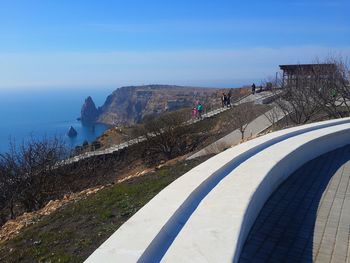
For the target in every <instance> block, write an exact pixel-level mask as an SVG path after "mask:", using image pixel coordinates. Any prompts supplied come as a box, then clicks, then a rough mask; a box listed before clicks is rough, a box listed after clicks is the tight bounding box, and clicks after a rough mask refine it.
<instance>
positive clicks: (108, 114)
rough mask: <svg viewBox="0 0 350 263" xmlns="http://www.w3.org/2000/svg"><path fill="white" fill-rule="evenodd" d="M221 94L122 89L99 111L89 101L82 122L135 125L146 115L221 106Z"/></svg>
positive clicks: (158, 88)
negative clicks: (202, 106)
mask: <svg viewBox="0 0 350 263" xmlns="http://www.w3.org/2000/svg"><path fill="white" fill-rule="evenodd" d="M227 91H228V90H227ZM221 92H222V90H219V89H215V88H196V87H182V86H171V85H146V86H129V87H121V88H119V89H117V90H115V91H114V92H113V93H112V94H111V95H109V96H108V97H107V99H106V101H105V103H104V104H103V105H102V106H101V107H99V108H98V109H96V107H95V104H94V103H93V101H92V99H91V98H90V99H91V100H90V99H89V98H88V99H87V100H86V101H85V103H84V105H83V108H82V111H81V119H82V120H92V121H93V122H99V123H105V124H109V125H116V126H121V125H131V124H135V123H139V122H140V121H142V119H143V118H144V117H145V116H146V115H152V114H159V113H162V112H164V111H172V110H176V109H179V108H184V107H194V106H195V105H196V104H197V103H198V102H201V103H203V104H204V106H205V107H209V105H210V107H215V106H216V107H217V106H219V105H220V104H221V102H220V94H221Z"/></svg>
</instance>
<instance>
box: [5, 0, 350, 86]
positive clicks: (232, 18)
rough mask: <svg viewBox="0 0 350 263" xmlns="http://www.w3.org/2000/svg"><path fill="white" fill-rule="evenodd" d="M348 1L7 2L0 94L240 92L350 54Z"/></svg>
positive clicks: (85, 0)
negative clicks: (49, 90)
mask: <svg viewBox="0 0 350 263" xmlns="http://www.w3.org/2000/svg"><path fill="white" fill-rule="evenodd" d="M348 10H350V1H349V0H334V1H330V0H318V1H316V0H308V1H307V0H296V1H281V0H280V1H274V0H270V1H268V0H265V1H261V0H252V1H249V0H247V1H234V0H230V1H228V0H227V1H226V0H217V1H208V0H201V1H198V0H197V1H193V0H187V1H183V0H177V1H175V0H173V1H167V0H163V1H152V0H149V1H133V0H129V1H118V0H115V1H111V0H110V1H107V0H99V1H98V0H95V1H92V0H74V1H73V0H56V1H54V0H52V1H47V0H21V1H20V0H0V72H1V74H0V87H3V88H4V87H16V86H37V87H50V86H76V87H78V86H80V87H84V86H96V87H98V86H111V85H112V86H113V85H114V86H117V87H118V86H122V85H139V84H148V83H164V84H180V85H196V86H225V87H229V86H236V85H241V84H244V83H250V82H251V81H259V80H262V79H264V78H266V77H268V76H269V75H274V73H275V72H276V71H277V70H278V65H279V64H287V63H310V62H312V61H313V60H315V59H316V58H320V59H322V58H324V57H327V56H329V55H336V56H338V55H341V56H343V57H350V17H349V15H348Z"/></svg>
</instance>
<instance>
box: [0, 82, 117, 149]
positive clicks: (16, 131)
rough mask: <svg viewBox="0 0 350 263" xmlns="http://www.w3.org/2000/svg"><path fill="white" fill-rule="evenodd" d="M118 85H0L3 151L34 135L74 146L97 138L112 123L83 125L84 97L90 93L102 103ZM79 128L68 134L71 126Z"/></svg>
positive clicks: (71, 147) (1, 145) (98, 104)
mask: <svg viewBox="0 0 350 263" xmlns="http://www.w3.org/2000/svg"><path fill="white" fill-rule="evenodd" d="M113 90H115V87H102V88H101V87H100V88H91V87H89V88H83V87H47V88H28V87H26V88H0V154H1V153H5V152H7V151H8V150H9V145H10V144H9V143H10V141H12V142H15V144H16V145H19V144H22V143H26V142H28V140H30V139H31V138H33V139H42V138H53V137H55V136H56V137H59V138H62V139H63V140H64V141H65V143H66V145H67V147H68V148H70V149H73V148H74V147H76V146H78V145H81V144H82V143H83V142H84V141H85V140H86V141H88V142H92V141H94V140H95V139H96V138H97V137H98V136H100V135H101V134H102V133H103V132H104V131H105V130H106V129H108V128H109V127H108V126H107V125H103V124H95V125H83V124H82V123H81V122H80V121H78V120H77V118H78V117H80V110H81V106H82V105H83V103H84V100H85V98H87V97H88V96H91V97H92V98H93V100H94V102H95V104H96V107H98V106H101V105H102V104H103V103H104V101H105V100H106V97H107V96H108V95H109V94H110V93H111V92H112V91H113ZM71 126H72V127H74V129H75V130H76V131H77V132H78V135H77V136H76V137H75V138H69V137H68V136H67V132H68V130H69V128H70V127H71Z"/></svg>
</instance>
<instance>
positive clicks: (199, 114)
mask: <svg viewBox="0 0 350 263" xmlns="http://www.w3.org/2000/svg"><path fill="white" fill-rule="evenodd" d="M197 112H198V119H202V113H203V105H202V104H201V103H200V102H198V105H197Z"/></svg>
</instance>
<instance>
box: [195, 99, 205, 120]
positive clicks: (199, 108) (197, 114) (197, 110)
mask: <svg viewBox="0 0 350 263" xmlns="http://www.w3.org/2000/svg"><path fill="white" fill-rule="evenodd" d="M203 110H204V107H203V105H202V104H201V103H200V102H198V103H197V106H196V107H194V108H193V109H192V119H202V118H203V117H202V114H203Z"/></svg>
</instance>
